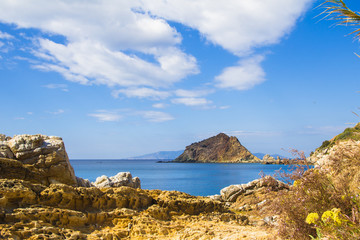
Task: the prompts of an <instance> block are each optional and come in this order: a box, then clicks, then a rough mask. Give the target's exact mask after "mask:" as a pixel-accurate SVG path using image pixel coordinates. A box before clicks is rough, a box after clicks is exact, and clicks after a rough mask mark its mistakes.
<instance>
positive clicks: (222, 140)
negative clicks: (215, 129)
mask: <svg viewBox="0 0 360 240" xmlns="http://www.w3.org/2000/svg"><path fill="white" fill-rule="evenodd" d="M260 161H261V160H260V159H259V158H257V157H255V156H254V155H253V154H252V153H251V152H249V151H248V150H247V149H246V148H245V147H244V146H243V145H241V143H240V142H239V140H238V139H237V138H236V137H229V136H227V135H226V134H224V133H220V134H218V135H216V136H214V137H211V138H208V139H205V140H203V141H201V142H197V143H193V144H191V145H190V146H187V147H186V149H185V151H184V152H183V153H182V154H181V155H180V156H179V157H178V158H176V159H175V160H174V162H186V163H190V162H194V163H240V162H260Z"/></svg>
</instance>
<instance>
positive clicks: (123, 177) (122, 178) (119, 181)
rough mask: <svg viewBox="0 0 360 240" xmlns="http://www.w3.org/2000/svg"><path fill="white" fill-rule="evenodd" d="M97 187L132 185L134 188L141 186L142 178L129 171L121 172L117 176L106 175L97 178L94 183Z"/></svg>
mask: <svg viewBox="0 0 360 240" xmlns="http://www.w3.org/2000/svg"><path fill="white" fill-rule="evenodd" d="M93 185H94V186H95V187H99V188H103V187H122V186H127V187H132V188H141V183H140V179H139V178H138V177H134V178H133V177H132V175H131V173H129V172H119V173H118V174H116V175H115V176H112V177H107V176H105V175H103V176H101V177H98V178H96V181H95V182H94V183H93Z"/></svg>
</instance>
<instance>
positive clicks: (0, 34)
mask: <svg viewBox="0 0 360 240" xmlns="http://www.w3.org/2000/svg"><path fill="white" fill-rule="evenodd" d="M12 38H14V36H12V35H10V34H8V33H4V32H2V31H0V39H12Z"/></svg>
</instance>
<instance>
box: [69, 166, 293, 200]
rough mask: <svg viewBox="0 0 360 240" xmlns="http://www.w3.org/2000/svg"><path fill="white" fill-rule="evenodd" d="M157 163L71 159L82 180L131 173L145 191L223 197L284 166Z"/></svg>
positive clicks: (93, 179) (77, 174)
mask: <svg viewBox="0 0 360 240" xmlns="http://www.w3.org/2000/svg"><path fill="white" fill-rule="evenodd" d="M156 161H157V160H70V162H71V164H72V166H73V167H74V170H75V174H76V176H78V177H82V178H86V179H89V180H90V181H92V182H93V181H95V179H96V178H97V177H99V176H101V175H106V176H109V177H110V176H114V175H116V174H117V173H118V172H131V174H132V175H133V177H136V176H137V177H139V178H140V180H141V188H143V189H161V190H177V191H181V192H186V193H189V194H192V195H197V196H208V195H213V194H219V193H220V190H221V189H222V188H224V187H227V186H229V185H232V184H242V183H247V182H250V181H252V180H254V179H257V178H259V177H260V172H261V171H263V172H264V173H265V174H273V173H275V171H276V170H279V169H280V168H283V169H284V168H287V166H284V165H275V164H274V165H264V164H258V163H238V164H236V163H156Z"/></svg>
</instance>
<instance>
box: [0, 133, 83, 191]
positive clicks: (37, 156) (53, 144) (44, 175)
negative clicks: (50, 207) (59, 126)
mask: <svg viewBox="0 0 360 240" xmlns="http://www.w3.org/2000/svg"><path fill="white" fill-rule="evenodd" d="M1 139H2V141H1V142H0V158H1V162H0V171H1V174H0V177H1V178H13V179H24V180H28V181H32V182H38V183H41V184H46V185H49V184H52V183H64V184H68V185H72V186H77V185H78V181H77V180H76V177H75V173H74V169H73V168H72V166H71V164H70V162H69V158H68V155H67V153H66V150H65V145H64V142H63V140H62V139H61V138H60V137H54V136H45V135H40V134H37V135H27V134H24V135H16V136H14V137H13V138H11V139H10V138H7V137H2V138H1ZM10 159H13V160H16V161H17V162H18V163H15V162H13V161H11V160H10ZM15 170H16V171H15Z"/></svg>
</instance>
